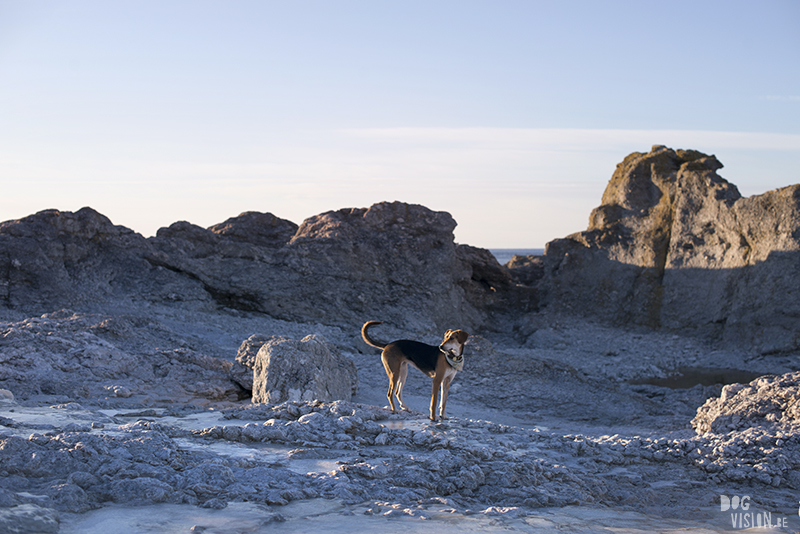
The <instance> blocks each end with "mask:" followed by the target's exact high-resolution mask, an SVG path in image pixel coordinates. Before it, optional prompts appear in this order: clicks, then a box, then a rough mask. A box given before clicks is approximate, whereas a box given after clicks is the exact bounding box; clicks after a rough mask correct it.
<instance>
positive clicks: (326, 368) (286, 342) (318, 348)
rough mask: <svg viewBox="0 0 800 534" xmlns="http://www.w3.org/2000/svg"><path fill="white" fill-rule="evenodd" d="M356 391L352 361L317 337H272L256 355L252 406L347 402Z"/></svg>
mask: <svg viewBox="0 0 800 534" xmlns="http://www.w3.org/2000/svg"><path fill="white" fill-rule="evenodd" d="M357 389H358V376H357V373H356V366H355V364H354V363H353V361H352V360H351V359H350V358H347V357H346V356H343V355H342V354H341V353H340V352H339V351H338V350H337V349H336V347H335V346H334V345H332V344H330V343H328V342H327V341H326V340H325V338H323V337H322V336H320V335H310V336H306V337H304V338H303V339H302V340H300V341H296V340H293V339H290V338H286V337H279V336H275V337H272V338H270V339H269V340H268V341H267V342H266V343H264V344H263V345H262V347H261V349H260V350H259V351H258V354H257V355H256V359H255V364H254V373H253V402H257V403H258V402H264V403H272V404H277V403H280V402H284V401H310V400H321V401H334V400H350V398H351V397H352V396H353V395H354V394H355V393H356V390H357Z"/></svg>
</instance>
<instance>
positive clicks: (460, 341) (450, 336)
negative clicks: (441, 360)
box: [439, 330, 469, 357]
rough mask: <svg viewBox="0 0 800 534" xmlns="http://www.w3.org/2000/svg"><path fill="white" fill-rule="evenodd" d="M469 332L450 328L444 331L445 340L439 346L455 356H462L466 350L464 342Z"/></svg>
mask: <svg viewBox="0 0 800 534" xmlns="http://www.w3.org/2000/svg"><path fill="white" fill-rule="evenodd" d="M468 337H469V334H467V333H466V332H464V331H463V330H448V331H447V332H445V333H444V341H442V344H441V345H439V348H440V349H442V350H443V351H444V352H447V353H449V354H451V355H452V356H455V357H460V356H461V354H462V353H463V352H464V344H465V343H466V342H467V338H468Z"/></svg>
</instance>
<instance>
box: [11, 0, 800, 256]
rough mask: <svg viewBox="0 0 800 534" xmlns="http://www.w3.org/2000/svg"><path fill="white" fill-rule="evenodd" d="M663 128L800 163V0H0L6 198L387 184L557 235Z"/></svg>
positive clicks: (321, 191)
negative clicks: (625, 160) (630, 156)
mask: <svg viewBox="0 0 800 534" xmlns="http://www.w3.org/2000/svg"><path fill="white" fill-rule="evenodd" d="M652 145H666V146H668V147H671V148H675V149H678V148H684V149H695V150H699V151H701V152H704V153H707V154H714V155H716V156H717V158H718V159H719V160H720V161H721V162H722V163H723V164H724V168H723V169H721V170H720V171H718V172H719V174H720V175H721V176H723V177H724V178H726V179H727V180H729V181H730V182H732V183H734V184H736V185H737V187H738V188H739V190H740V191H741V193H742V194H743V195H745V196H749V195H753V194H760V193H763V192H765V191H768V190H771V189H775V188H779V187H784V186H787V185H791V184H796V183H800V172H798V169H800V2H798V1H789V0H784V1H773V0H766V1H762V2H744V1H736V0H734V1H702V0H701V1H696V0H695V1H691V2H689V1H676V2H650V1H610V2H596V1H592V2H589V1H563V2H539V1H533V0H531V1H502V0H499V1H469V0H460V1H447V0H445V1H435V2H434V1H428V2H421V1H414V0H410V1H404V2H390V1H377V0H371V1H351V0H342V1H337V2H331V1H313V0H309V1H292V2H290V1H282V2H275V1H262V2H256V1H229V2H222V1H203V0H200V1H171V0H165V1H158V2H155V1H147V0H144V1H136V2H134V1H113V2H100V1H80V0H76V1H69V2H56V1H48V0H45V1H37V2H28V1H7V0H0V221H6V220H11V219H19V218H22V217H25V216H27V215H30V214H33V213H35V212H38V211H41V210H44V209H59V210H63V211H76V210H78V209H80V208H81V207H84V206H91V207H92V208H94V209H95V210H97V211H99V212H100V213H102V214H104V215H106V216H107V217H109V218H110V219H111V221H112V222H113V223H114V224H118V225H124V226H127V227H129V228H131V229H133V230H135V231H137V232H139V233H141V234H143V235H145V236H151V235H154V234H155V233H156V231H157V230H158V228H160V227H164V226H168V225H170V224H172V223H173V222H176V221H180V220H185V221H189V222H191V223H194V224H197V225H200V226H203V227H208V226H211V225H213V224H216V223H219V222H222V221H224V220H226V219H228V218H230V217H233V216H236V215H238V214H240V213H242V212H245V211H260V212H270V213H273V214H275V215H276V216H278V217H282V218H285V219H289V220H291V221H293V222H295V223H297V224H300V223H301V222H302V221H303V220H304V219H305V218H307V217H311V216H313V215H317V214H319V213H323V212H326V211H330V210H338V209H341V208H346V207H369V206H370V205H372V204H374V203H376V202H381V201H395V200H397V201H402V202H408V203H414V204H422V205H424V206H427V207H428V208H430V209H433V210H437V211H447V212H449V213H450V214H452V215H453V217H454V218H455V219H456V221H457V222H458V227H457V228H456V230H455V234H456V241H457V242H459V243H465V244H470V245H474V246H479V247H484V248H543V247H544V246H545V244H546V243H547V242H548V241H551V240H552V239H556V238H559V237H564V236H566V235H568V234H570V233H573V232H577V231H581V230H584V229H585V228H586V226H587V223H588V217H589V214H590V212H591V210H592V209H593V208H594V207H596V206H597V205H599V203H600V198H601V196H602V193H603V190H604V188H605V186H606V184H607V182H608V180H609V178H610V177H611V175H612V173H613V172H614V168H615V166H616V164H617V163H619V162H621V161H622V160H623V158H624V157H625V156H627V155H628V154H629V153H631V152H647V151H649V150H650V148H651V146H652Z"/></svg>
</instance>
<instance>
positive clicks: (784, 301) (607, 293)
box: [541, 146, 800, 353]
mask: <svg viewBox="0 0 800 534" xmlns="http://www.w3.org/2000/svg"><path fill="white" fill-rule="evenodd" d="M721 167H722V164H721V163H720V162H719V161H717V159H716V158H715V157H714V156H706V155H705V154H701V153H699V152H696V151H691V150H678V151H674V150H671V149H668V148H665V147H661V146H656V147H653V150H652V151H651V152H649V153H647V154H641V153H634V154H631V155H630V156H628V157H627V158H625V160H624V161H623V162H622V163H620V164H619V165H618V166H617V170H616V171H615V172H614V175H613V177H612V178H611V181H610V182H609V184H608V186H607V188H606V191H605V193H604V194H603V200H602V205H601V206H600V207H598V208H597V209H595V210H594V211H593V212H592V214H591V217H590V221H589V227H588V229H587V230H586V231H585V232H581V233H578V234H573V235H571V236H568V237H566V238H564V239H558V240H555V241H552V242H550V243H548V246H547V250H546V254H545V275H544V278H543V280H542V281H541V287H542V288H543V289H544V291H545V292H546V294H547V297H546V302H547V303H548V305H549V306H553V307H554V308H557V309H560V310H567V311H571V312H574V313H579V314H583V315H591V316H595V317H607V318H609V319H610V320H612V321H613V322H614V323H615V324H626V323H633V324H640V325H645V326H648V327H653V328H660V327H666V328H669V329H672V330H683V331H695V332H699V333H702V334H704V335H711V336H713V337H714V338H715V339H718V340H722V341H724V342H725V343H727V344H728V345H730V346H740V345H744V346H748V347H751V348H755V349H757V350H759V351H760V352H762V353H772V352H781V351H784V352H785V351H793V350H797V349H798V348H800V319H798V317H800V298H797V297H798V294H797V291H798V289H797V287H798V286H797V283H796V281H797V280H798V279H800V185H794V186H789V187H785V188H782V189H778V190H775V191H769V192H767V193H764V194H762V195H757V196H752V197H749V198H742V197H741V195H740V194H739V192H738V190H737V189H736V187H735V186H734V185H732V184H730V183H728V182H727V181H726V180H725V179H723V178H722V177H720V176H719V175H718V174H717V172H716V171H717V170H719V169H720V168H721Z"/></svg>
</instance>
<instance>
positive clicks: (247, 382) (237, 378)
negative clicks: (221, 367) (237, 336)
mask: <svg viewBox="0 0 800 534" xmlns="http://www.w3.org/2000/svg"><path fill="white" fill-rule="evenodd" d="M271 339H273V336H262V335H259V334H253V335H252V336H250V337H248V338H247V339H245V340H244V341H242V344H241V345H240V346H239V351H238V352H237V353H236V360H235V361H234V362H233V365H232V366H231V380H233V381H234V382H236V383H237V384H239V385H240V386H242V388H244V389H246V390H247V391H252V390H253V368H254V367H255V365H256V355H257V354H258V351H259V350H260V349H261V347H262V346H263V345H264V344H265V343H266V342H267V341H269V340H271Z"/></svg>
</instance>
